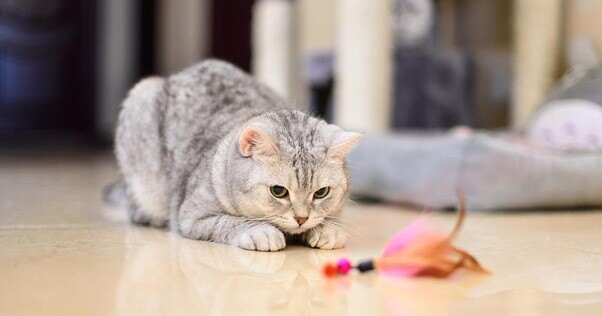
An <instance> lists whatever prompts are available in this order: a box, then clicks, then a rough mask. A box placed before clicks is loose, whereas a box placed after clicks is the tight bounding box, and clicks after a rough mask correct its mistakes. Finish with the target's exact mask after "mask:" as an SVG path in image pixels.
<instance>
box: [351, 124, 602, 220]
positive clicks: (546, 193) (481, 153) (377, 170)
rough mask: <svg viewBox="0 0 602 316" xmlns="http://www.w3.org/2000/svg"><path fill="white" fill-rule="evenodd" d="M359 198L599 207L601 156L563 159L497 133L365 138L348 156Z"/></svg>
mask: <svg viewBox="0 0 602 316" xmlns="http://www.w3.org/2000/svg"><path fill="white" fill-rule="evenodd" d="M348 158H349V165H350V168H351V173H352V185H351V190H352V193H353V194H354V195H355V196H363V197H371V198H378V199H384V200H387V201H394V202H404V203H412V204H417V205H426V206H430V207H452V206H455V205H456V204H457V197H456V193H455V192H456V186H459V187H460V188H462V190H463V191H464V193H465V195H466V198H467V201H468V205H469V207H470V208H471V209H510V208H540V207H580V206H600V205H602V154H601V153H593V152H590V153H587V152H584V153H564V152H559V151H553V150H550V149H545V148H541V147H535V146H531V145H528V144H526V143H521V142H519V141H513V140H510V139H508V138H506V137H502V136H500V135H497V134H487V133H474V134H471V135H469V136H465V137H457V136H452V135H451V134H449V133H438V134H427V135H424V134H411V133H402V134H396V135H366V136H365V138H364V139H363V140H362V141H361V142H360V144H359V145H358V147H357V148H355V149H353V150H352V151H351V153H350V154H349V156H348Z"/></svg>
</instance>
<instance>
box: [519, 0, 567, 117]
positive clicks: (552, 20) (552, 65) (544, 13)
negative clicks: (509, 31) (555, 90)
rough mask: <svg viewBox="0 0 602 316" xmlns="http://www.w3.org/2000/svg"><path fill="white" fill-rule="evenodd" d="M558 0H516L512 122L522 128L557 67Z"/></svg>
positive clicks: (558, 43) (541, 100)
mask: <svg viewBox="0 0 602 316" xmlns="http://www.w3.org/2000/svg"><path fill="white" fill-rule="evenodd" d="M561 9H562V1H561V0H529V1H524V0H515V1H514V10H515V20H514V28H515V56H514V71H515V77H514V86H513V97H512V99H513V100H512V103H513V104H512V124H513V126H514V128H517V129H522V128H523V127H524V125H525V123H526V122H527V120H528V119H529V117H530V115H531V114H532V113H533V111H534V110H535V109H536V108H537V106H538V105H539V104H540V103H541V102H543V101H544V97H545V95H546V93H547V92H549V89H550V87H551V86H552V84H553V82H554V79H555V75H556V72H557V67H558V59H559V53H560V52H559V47H560V37H561V34H560V26H561V21H560V20H561Z"/></svg>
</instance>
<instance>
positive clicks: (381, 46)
mask: <svg viewBox="0 0 602 316" xmlns="http://www.w3.org/2000/svg"><path fill="white" fill-rule="evenodd" d="M390 8H391V3H390V0H383V1H366V0H345V1H339V4H338V27H337V31H338V34H337V37H336V41H337V47H336V57H335V59H336V66H335V67H336V70H335V72H336V79H335V80H336V83H335V84H336V86H335V98H336V99H335V100H336V101H335V109H334V118H335V122H336V123H337V124H339V125H341V126H343V127H344V128H348V129H352V130H357V131H385V130H387V129H388V128H389V125H390V116H391V69H392V59H393V58H392V47H391V46H392V45H391V42H392V28H391V23H390V20H391V12H390Z"/></svg>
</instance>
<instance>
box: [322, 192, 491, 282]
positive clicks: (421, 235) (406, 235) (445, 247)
mask: <svg viewBox="0 0 602 316" xmlns="http://www.w3.org/2000/svg"><path fill="white" fill-rule="evenodd" d="M458 196H459V209H458V217H457V220H456V225H455V227H454V229H453V230H452V232H451V233H450V234H449V235H445V234H441V233H440V232H437V231H433V230H431V229H429V228H428V226H427V221H426V217H424V216H423V217H421V218H419V219H418V220H416V221H414V222H412V223H411V224H409V225H408V226H406V227H405V228H404V229H402V230H401V231H400V232H399V233H397V235H395V237H393V238H392V239H391V240H390V241H389V243H388V244H387V246H386V247H385V250H384V251H383V253H382V255H381V256H380V257H379V258H376V259H371V260H365V261H362V262H360V263H358V264H357V265H355V266H353V265H352V264H351V262H350V261H349V260H347V259H344V258H342V259H340V260H339V261H338V262H337V263H336V264H333V263H327V264H326V265H324V267H323V270H322V271H323V273H324V275H325V276H327V277H335V276H337V275H346V274H348V273H349V272H350V271H352V270H353V269H355V270H358V271H359V272H360V273H364V272H368V271H371V270H377V271H379V272H382V273H384V274H386V275H391V276H398V277H417V276H431V277H438V278H444V277H447V276H449V275H450V274H451V273H452V272H454V271H456V270H457V269H460V268H464V269H468V270H472V271H476V272H485V273H487V271H486V270H485V269H483V267H481V265H480V264H479V262H478V261H477V260H476V259H475V258H474V257H473V256H472V255H470V254H468V253H467V252H466V251H464V250H461V249H459V248H457V247H455V246H454V245H453V244H452V242H453V240H454V238H455V237H456V235H457V234H458V233H459V231H460V228H461V227H462V223H463V222H464V217H465V216H466V205H465V204H466V203H465V201H464V197H463V195H462V194H461V193H460V192H458Z"/></svg>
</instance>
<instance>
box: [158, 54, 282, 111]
mask: <svg viewBox="0 0 602 316" xmlns="http://www.w3.org/2000/svg"><path fill="white" fill-rule="evenodd" d="M167 85H168V87H167V90H168V98H170V100H169V101H170V102H169V103H170V105H171V106H172V107H174V108H175V109H177V108H178V107H181V108H180V109H179V110H181V111H194V112H198V113H196V114H197V115H202V114H206V115H211V116H219V115H231V114H234V113H235V112H244V111H250V112H255V111H265V110H272V109H274V108H286V107H288V104H287V102H285V101H284V100H283V99H282V98H281V97H279V96H278V95H276V94H275V93H274V92H273V91H272V90H271V89H269V88H268V87H266V86H265V85H264V84H262V83H260V82H258V81H257V80H255V79H254V78H252V77H251V76H249V75H248V74H246V73H245V72H244V71H242V70H241V69H239V68H237V67H236V66H234V65H232V64H229V63H227V62H224V61H220V60H215V59H209V60H205V61H203V62H200V63H198V64H196V65H193V66H191V67H188V68H186V69H184V70H183V71H181V72H179V73H177V74H175V75H172V76H171V77H169V78H168V81H167ZM239 114H240V113H239ZM197 118H198V116H197Z"/></svg>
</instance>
